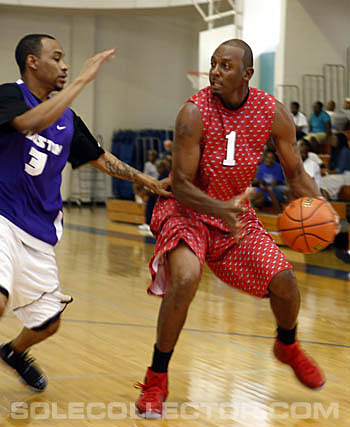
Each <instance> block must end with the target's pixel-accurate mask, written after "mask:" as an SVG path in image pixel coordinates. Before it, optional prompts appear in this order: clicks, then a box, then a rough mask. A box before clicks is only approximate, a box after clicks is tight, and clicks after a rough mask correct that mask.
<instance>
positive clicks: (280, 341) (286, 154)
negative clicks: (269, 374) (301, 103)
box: [136, 39, 325, 418]
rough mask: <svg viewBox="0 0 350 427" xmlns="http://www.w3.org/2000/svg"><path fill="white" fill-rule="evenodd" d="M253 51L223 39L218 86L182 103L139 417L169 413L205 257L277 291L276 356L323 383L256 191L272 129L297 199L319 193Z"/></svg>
mask: <svg viewBox="0 0 350 427" xmlns="http://www.w3.org/2000/svg"><path fill="white" fill-rule="evenodd" d="M252 66H253V55H252V51H251V49H250V47H249V46H248V45H247V44H246V43H245V42H243V41H242V40H238V39H234V40H228V41H226V42H225V43H223V44H221V45H220V46H219V47H218V48H217V49H216V51H215V52H214V54H213V56H212V59H211V69H210V73H209V79H210V86H208V87H207V88H205V89H203V90H200V91H199V92H198V93H196V94H195V95H193V96H192V97H191V98H190V99H189V100H188V102H186V103H185V104H184V106H183V107H182V108H181V110H180V112H179V113H178V116H177V120H176V131H175V141H174V145H173V176H172V188H173V193H174V195H175V199H174V198H170V199H165V198H160V200H159V202H158V204H157V205H156V208H155V211H154V213H153V218H152V224H151V229H152V231H153V232H154V234H155V235H156V238H157V242H156V247H155V253H154V257H153V258H152V260H151V263H150V269H151V273H152V283H151V285H150V288H149V290H148V292H149V293H152V294H155V295H160V296H163V295H164V298H163V301H162V304H161V308H160V312H159V318H158V329H157V342H156V344H155V346H154V353H153V362H152V366H151V367H149V368H148V370H147V373H146V378H145V384H139V386H140V387H141V388H142V392H141V395H140V397H139V399H138V401H137V402H136V407H137V411H138V414H139V415H140V416H142V417H145V418H158V417H161V415H162V411H163V402H164V401H165V399H166V398H167V395H168V374H167V368H168V364H169V360H170V357H171V355H172V352H173V349H174V347H175V344H176V342H177V339H178V337H179V334H180V332H181V329H182V327H183V325H184V323H185V319H186V315H187V311H188V308H189V305H190V303H191V301H192V299H193V297H194V295H195V293H196V291H197V288H198V284H199V281H200V278H201V273H202V268H203V263H204V261H206V262H207V264H208V266H209V267H210V268H211V269H212V270H213V272H214V274H215V275H216V276H217V277H219V278H220V279H221V280H222V281H224V282H225V283H227V284H228V285H230V286H233V287H235V288H238V289H241V290H242V291H245V292H247V293H249V294H251V295H254V296H257V297H261V298H262V297H269V298H270V303H271V308H272V311H273V314H274V315H275V318H276V322H277V337H276V340H275V344H274V354H275V356H276V358H277V359H278V360H279V361H281V362H283V363H286V364H288V365H290V366H291V368H292V369H293V370H294V373H295V375H296V376H297V378H298V379H299V380H300V381H301V382H302V383H303V384H304V385H305V386H307V387H309V388H312V389H319V388H321V387H323V385H324V384H325V379H324V376H323V374H322V373H321V371H320V370H319V368H318V366H317V365H316V363H315V362H314V361H312V360H311V359H309V358H308V356H307V355H306V354H305V353H304V352H303V350H302V349H301V348H300V346H299V344H298V342H297V341H296V339H295V335H296V322H297V315H298V312H299V306H300V296H299V291H298V287H297V282H296V279H295V276H294V273H293V270H292V266H291V265H290V263H289V262H288V261H287V259H286V258H285V256H284V254H283V253H282V252H281V251H280V250H279V249H278V247H277V246H276V244H275V243H274V241H273V240H272V238H271V237H270V235H269V234H268V233H267V232H266V231H265V230H264V228H263V226H262V224H261V222H260V221H259V220H258V219H257V217H256V214H255V211H254V210H253V209H252V208H251V207H250V205H249V202H248V200H247V199H248V196H249V190H247V189H248V188H249V185H250V182H251V179H252V177H253V175H254V171H255V169H256V167H257V164H258V162H259V160H260V158H261V155H262V153H263V150H264V146H265V144H266V142H267V140H268V138H269V137H270V135H271V134H272V135H273V137H274V139H275V143H276V149H277V153H278V155H279V157H280V160H281V164H282V166H283V169H284V173H285V175H286V178H287V180H288V182H289V185H290V187H291V189H292V191H293V192H294V193H295V194H296V195H297V196H298V197H302V196H308V197H320V194H319V191H318V189H317V188H316V186H315V184H314V181H313V180H312V179H311V178H310V177H309V175H307V174H306V173H305V171H304V168H303V163H302V160H301V158H300V154H299V151H298V147H297V144H296V136H295V135H296V134H295V126H294V124H293V120H292V118H291V116H290V114H289V113H288V111H287V110H286V108H285V107H284V106H283V105H282V104H280V103H279V102H277V101H276V100H275V99H274V98H273V97H272V96H270V95H268V94H267V93H265V92H263V91H261V90H258V89H255V88H249V87H248V84H249V80H250V78H251V77H252V75H253V72H254V70H253V68H252Z"/></svg>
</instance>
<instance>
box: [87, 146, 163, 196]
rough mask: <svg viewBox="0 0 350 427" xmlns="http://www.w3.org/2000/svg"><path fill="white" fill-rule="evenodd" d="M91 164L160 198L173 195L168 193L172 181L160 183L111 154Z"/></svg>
mask: <svg viewBox="0 0 350 427" xmlns="http://www.w3.org/2000/svg"><path fill="white" fill-rule="evenodd" d="M90 163H91V164H92V166H95V167H96V168H97V169H100V170H101V171H102V172H104V173H107V174H108V175H111V176H113V177H115V178H120V179H125V180H126V181H131V182H136V183H138V184H142V185H144V186H145V187H147V188H148V189H149V190H151V191H152V192H154V193H157V194H159V195H160V196H165V197H169V196H170V195H171V193H169V192H168V191H166V189H167V188H168V187H169V185H170V180H169V179H168V178H166V179H163V180H162V181H158V180H157V179H155V178H153V177H151V176H149V175H146V174H144V173H142V172H140V171H138V170H137V169H134V168H133V167H131V166H129V165H128V164H126V163H124V162H122V161H121V160H119V159H118V158H117V157H115V156H114V155H113V154H111V153H108V152H105V153H103V154H102V155H101V156H100V157H99V158H98V159H97V160H93V161H91V162H90Z"/></svg>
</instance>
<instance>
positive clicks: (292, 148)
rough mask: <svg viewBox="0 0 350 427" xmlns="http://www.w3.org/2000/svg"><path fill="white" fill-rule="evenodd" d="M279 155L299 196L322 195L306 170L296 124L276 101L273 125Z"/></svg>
mask: <svg viewBox="0 0 350 427" xmlns="http://www.w3.org/2000/svg"><path fill="white" fill-rule="evenodd" d="M272 136H273V137H274V140H275V144H276V150H277V154H278V157H279V158H280V161H281V165H282V167H283V171H284V174H285V176H286V178H287V181H288V183H289V186H290V188H291V190H292V191H293V193H294V194H295V195H296V196H297V197H320V196H321V194H320V192H319V190H318V188H317V186H316V184H315V181H314V180H313V179H312V178H311V177H310V176H309V175H308V174H307V173H306V172H305V169H304V165H303V162H302V159H301V156H300V153H299V149H298V146H297V142H296V137H295V125H294V122H293V119H292V117H291V116H290V114H289V112H288V111H287V109H286V108H285V107H284V105H283V104H281V103H280V102H278V101H276V107H275V114H274V119H273V125H272Z"/></svg>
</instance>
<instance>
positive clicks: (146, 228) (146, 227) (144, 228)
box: [138, 224, 151, 231]
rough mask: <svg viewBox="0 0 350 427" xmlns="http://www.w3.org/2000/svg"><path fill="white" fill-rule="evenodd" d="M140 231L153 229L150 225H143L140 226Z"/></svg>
mask: <svg viewBox="0 0 350 427" xmlns="http://www.w3.org/2000/svg"><path fill="white" fill-rule="evenodd" d="M138 229H139V230H141V231H151V228H150V226H149V225H148V224H142V225H139V226H138Z"/></svg>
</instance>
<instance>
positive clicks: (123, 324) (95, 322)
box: [62, 318, 350, 348]
mask: <svg viewBox="0 0 350 427" xmlns="http://www.w3.org/2000/svg"><path fill="white" fill-rule="evenodd" d="M62 321H64V322H70V323H87V324H95V325H106V326H107V325H108V326H126V327H135V328H147V329H155V328H156V326H155V325H141V324H139V323H127V322H108V321H100V320H81V319H67V318H62ZM183 331H185V332H193V333H196V334H214V335H226V336H238V337H244V338H260V339H268V340H274V339H275V337H274V336H268V335H257V334H246V333H242V332H230V331H212V330H210V329H193V328H183ZM299 341H300V342H303V343H307V344H316V345H323V346H328V347H339V348H350V345H346V344H337V343H328V342H323V341H312V340H299Z"/></svg>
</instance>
